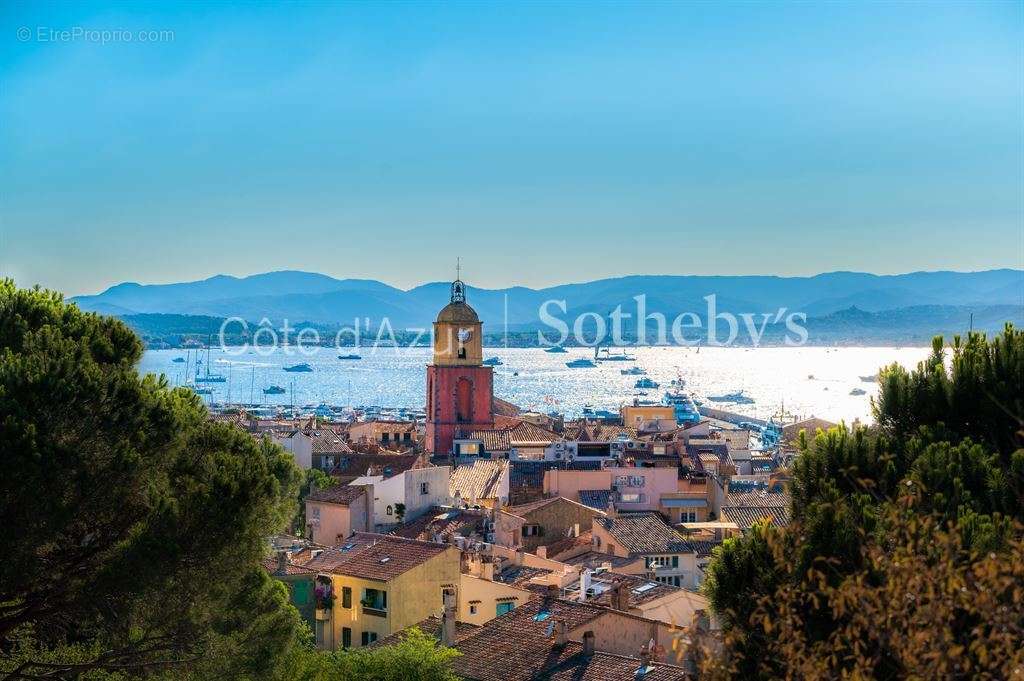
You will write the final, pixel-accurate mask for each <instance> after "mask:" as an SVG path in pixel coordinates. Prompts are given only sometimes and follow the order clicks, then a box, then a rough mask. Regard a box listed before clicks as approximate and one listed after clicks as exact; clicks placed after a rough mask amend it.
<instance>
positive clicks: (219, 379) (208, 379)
mask: <svg viewBox="0 0 1024 681" xmlns="http://www.w3.org/2000/svg"><path fill="white" fill-rule="evenodd" d="M197 353H198V351H197ZM202 363H203V360H201V359H198V358H197V359H196V375H195V376H194V377H193V379H192V380H193V381H194V382H196V383H226V382H227V380H228V379H227V378H225V377H224V376H222V375H221V374H211V373H210V343H209V342H207V344H206V373H204V374H203V375H202V376H200V375H199V365H200V364H202Z"/></svg>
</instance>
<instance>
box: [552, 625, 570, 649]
mask: <svg viewBox="0 0 1024 681" xmlns="http://www.w3.org/2000/svg"><path fill="white" fill-rule="evenodd" d="M568 633H569V628H568V627H567V626H566V625H565V620H563V619H559V620H555V645H556V646H564V645H565V644H566V643H567V642H568V640H569V636H568Z"/></svg>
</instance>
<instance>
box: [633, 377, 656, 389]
mask: <svg viewBox="0 0 1024 681" xmlns="http://www.w3.org/2000/svg"><path fill="white" fill-rule="evenodd" d="M633 387H634V388H657V387H659V386H658V384H657V383H655V382H654V381H652V380H651V379H649V378H647V377H646V376H644V377H643V378H641V379H640V380H638V381H637V382H636V383H634V384H633Z"/></svg>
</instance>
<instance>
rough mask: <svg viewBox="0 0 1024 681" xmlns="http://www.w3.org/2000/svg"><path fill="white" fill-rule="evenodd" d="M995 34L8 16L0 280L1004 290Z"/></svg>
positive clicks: (1021, 256)
mask: <svg viewBox="0 0 1024 681" xmlns="http://www.w3.org/2000/svg"><path fill="white" fill-rule="evenodd" d="M1021 8H1022V5H1021V3H1016V2H1002V3H991V4H986V3H982V2H962V3H925V2H920V3H909V2H908V3H771V2H757V3H738V4H718V3H698V2H692V3H683V2H678V3H669V2H661V3H650V4H644V3H607V4H590V3H587V4H584V3H566V4H554V3H541V2H533V3H522V4H518V3H517V4H512V3H508V4H499V3H482V2H479V3H465V4H452V3H445V4H437V3H404V4H403V3H381V4H371V3H337V4H331V3H310V4H288V5H276V6H275V5H265V4H257V3H246V4H237V5H229V4H227V3H218V4H211V5H205V6H204V5H201V4H198V3H182V4H180V5H178V6H174V7H169V6H164V5H156V4H141V5H132V4H127V3H118V4H110V5H88V4H79V3H75V4H65V5H60V4H44V3H34V4H28V3H5V4H4V5H3V7H2V8H0V80H2V82H3V87H2V89H0V120H2V121H3V125H0V159H2V163H0V183H2V187H3V190H2V201H3V209H2V214H0V273H4V274H8V275H13V276H15V277H16V279H17V280H18V282H19V283H21V284H24V285H28V284H34V283H39V284H42V285H44V286H49V287H53V288H58V289H61V290H64V291H66V292H67V293H69V294H79V293H92V292H96V291H99V290H101V289H103V288H105V287H106V286H108V285H111V284H114V283H118V282H121V281H139V282H143V283H156V282H170V281H182V280H189V279H198V278H204V277H207V276H211V275H213V274H218V273H225V274H234V275H245V274H252V273H257V272H264V271H269V270H276V269H303V270H309V271H318V272H323V273H326V274H330V275H334V276H338V277H370V278H376V279H381V280H383V281H386V282H388V283H391V284H395V285H399V286H411V285H414V284H417V283H421V282H423V281H430V280H438V279H446V278H448V277H450V275H451V271H452V269H453V264H454V259H455V256H456V255H459V256H461V257H462V259H463V263H464V272H465V276H466V278H467V279H468V280H469V281H471V282H472V283H473V284H476V285H480V286H505V285H510V284H524V285H529V286H541V285H547V284H553V283H564V282H568V281H581V280H587V279H596V278H600V277H605V276H613V275H619V274H630V273H670V274H687V273H694V274H716V273H721V274H748V273H749V274H753V273H760V274H783V275H799V274H813V273H817V272H822V271H830V270H837V269H848V270H862V271H872V272H880V273H893V272H907V271H913V270H921V269H958V270H976V269H988V268H993V267H1022V266H1024V197H1022V185H1024V176H1022V167H1024V136H1022V122H1021V121H1022V118H1024V111H1022V101H1024V85H1022V71H1024V62H1022V59H1024V57H1022V49H1021V45H1022V41H1024V15H1022V9H1021ZM75 27H81V28H82V29H87V30H96V31H99V30H108V31H113V30H123V31H132V32H136V31H139V30H147V31H165V32H168V31H169V32H172V33H173V36H171V35H170V34H168V33H165V34H164V36H165V37H164V38H163V39H161V40H158V41H157V42H146V43H142V42H138V41H137V40H136V41H132V42H125V41H120V42H109V43H107V44H102V43H100V42H96V41H95V40H91V39H88V38H82V37H79V38H76V39H73V40H62V39H60V37H59V36H57V35H54V34H53V33H51V32H50V29H73V28H75ZM22 28H27V29H29V33H28V34H27V35H28V36H29V37H28V39H27V40H22V39H21V38H22V37H24V35H26V34H24V33H22V34H19V33H18V31H19V29H22Z"/></svg>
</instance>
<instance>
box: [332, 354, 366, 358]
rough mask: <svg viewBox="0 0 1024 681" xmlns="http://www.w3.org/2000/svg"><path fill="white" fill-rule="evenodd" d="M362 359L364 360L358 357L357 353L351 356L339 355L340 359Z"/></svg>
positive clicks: (360, 356)
mask: <svg viewBox="0 0 1024 681" xmlns="http://www.w3.org/2000/svg"><path fill="white" fill-rule="evenodd" d="M362 358H363V356H362V355H357V354H355V353H352V354H350V355H338V359H362Z"/></svg>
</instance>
